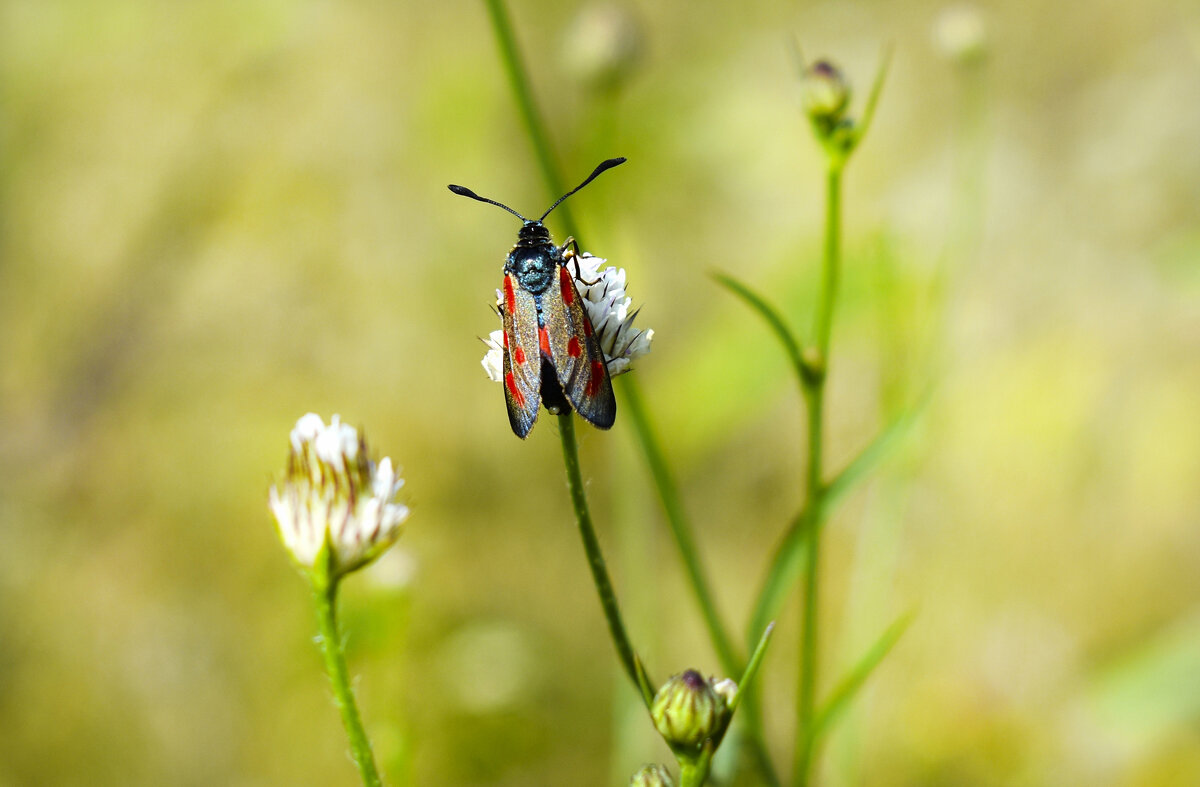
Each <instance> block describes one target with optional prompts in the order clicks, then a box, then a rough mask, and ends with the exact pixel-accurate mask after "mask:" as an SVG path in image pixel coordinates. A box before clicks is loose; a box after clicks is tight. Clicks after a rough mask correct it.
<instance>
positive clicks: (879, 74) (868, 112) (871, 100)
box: [854, 44, 892, 146]
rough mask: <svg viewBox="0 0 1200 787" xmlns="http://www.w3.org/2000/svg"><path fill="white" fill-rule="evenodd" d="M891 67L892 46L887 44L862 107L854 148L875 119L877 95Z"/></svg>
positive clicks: (880, 91)
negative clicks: (864, 104) (865, 102)
mask: <svg viewBox="0 0 1200 787" xmlns="http://www.w3.org/2000/svg"><path fill="white" fill-rule="evenodd" d="M891 65H892V46H891V44H888V45H887V46H886V47H884V50H883V60H882V61H881V62H880V64H879V70H878V71H876V72H875V83H874V84H873V85H871V94H870V95H869V96H867V104H866V106H865V107H863V113H862V118H861V119H860V120H859V121H858V129H857V131H856V133H855V136H854V144H855V146H857V145H858V143H859V142H862V138H863V137H865V136H866V135H867V129H869V128H870V127H871V121H872V120H874V119H875V106H876V105H877V104H878V103H879V95H880V94H881V93H882V92H883V83H884V81H885V80H886V79H887V74H888V70H889V69H890V68H891Z"/></svg>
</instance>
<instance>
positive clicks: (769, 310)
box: [709, 271, 807, 631]
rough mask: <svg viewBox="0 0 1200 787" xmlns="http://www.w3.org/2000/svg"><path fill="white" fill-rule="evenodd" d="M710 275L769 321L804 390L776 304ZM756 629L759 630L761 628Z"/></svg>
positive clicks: (800, 363)
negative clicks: (773, 304)
mask: <svg viewBox="0 0 1200 787" xmlns="http://www.w3.org/2000/svg"><path fill="white" fill-rule="evenodd" d="M709 275H710V276H712V278H713V281H715V282H716V283H717V284H720V285H721V286H722V287H724V288H725V289H727V290H729V291H730V292H732V293H733V294H734V295H736V296H738V297H739V298H741V299H742V300H743V301H745V302H746V303H747V304H748V305H749V306H750V308H752V309H754V310H755V311H756V312H758V314H759V316H761V317H762V318H763V319H764V320H766V321H767V325H768V326H770V328H771V330H772V331H774V332H775V335H776V336H778V337H779V341H780V342H782V343H783V349H784V350H785V351H786V352H787V354H788V360H790V361H791V362H792V367H793V368H794V369H795V370H796V379H797V381H798V382H799V383H800V389H801V390H804V388H805V386H806V385H807V378H806V377H805V374H804V368H805V367H804V359H803V357H802V356H801V354H800V344H799V343H798V342H797V341H796V337H795V336H793V335H792V331H791V329H790V328H788V326H787V323H786V322H784V320H783V316H782V315H781V314H780V313H779V312H778V311H777V310H776V309H775V307H774V306H772V305H771V304H769V303H767V301H766V299H765V298H763V297H762V296H761V295H759V294H758V293H757V292H755V291H754V290H752V289H750V288H749V287H747V286H746V285H745V284H743V283H742V282H740V281H738V280H737V279H735V278H733V277H732V276H730V275H728V274H725V273H721V272H720V271H710V272H709ZM754 630H755V631H759V630H760V629H754Z"/></svg>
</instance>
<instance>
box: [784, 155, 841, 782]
mask: <svg viewBox="0 0 1200 787" xmlns="http://www.w3.org/2000/svg"><path fill="white" fill-rule="evenodd" d="M844 163H845V159H844V158H842V157H839V156H831V157H830V160H829V169H828V172H827V177H826V181H825V245H824V254H823V255H822V265H821V289H820V294H819V298H818V300H817V309H816V317H815V322H814V325H813V337H814V341H815V343H816V347H815V348H814V349H815V355H816V358H815V359H814V360H815V365H814V366H815V369H816V371H817V373H816V374H813V375H811V376H810V377H809V378H808V380H809V381H808V383H807V385H806V387H805V391H806V396H805V404H806V409H807V414H808V472H807V479H806V484H805V501H804V510H806V511H807V512H809V516H810V517H819V513H818V512H820V510H821V502H822V496H823V495H824V493H825V487H824V485H823V482H822V477H823V471H822V466H821V465H822V455H823V454H822V447H823V446H822V444H823V440H824V418H825V381H826V379H827V377H828V373H829V340H830V335H831V333H832V330H833V309H834V304H835V302H836V300H837V285H838V268H839V264H840V261H841V220H842V219H841V193H842V188H841V186H842V166H843V165H844ZM806 529H807V530H808V533H809V537H808V539H807V541H806V542H805V558H806V560H805V563H806V566H807V571H806V572H805V581H804V600H803V606H802V608H801V616H802V618H801V627H800V630H801V638H802V639H801V645H800V665H799V669H800V675H799V679H798V681H797V687H796V759H795V763H794V765H793V772H792V783H793V784H794V785H796V787H806V785H807V784H808V783H809V778H810V774H811V772H812V761H813V751H814V749H815V747H816V743H817V741H816V737H817V736H816V726H815V721H816V705H817V694H816V689H817V676H818V674H819V671H818V657H819V637H820V630H821V627H820V615H821V605H820V590H821V584H820V578H821V571H820V569H821V528H820V522H819V520H818V519H813V520H812V521H810V522H809V523H808V526H807V528H806Z"/></svg>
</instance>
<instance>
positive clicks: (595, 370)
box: [510, 361, 604, 396]
mask: <svg viewBox="0 0 1200 787" xmlns="http://www.w3.org/2000/svg"><path fill="white" fill-rule="evenodd" d="M510 376H511V375H510ZM602 382H604V362H603V361H592V376H591V377H589V378H588V381H587V386H586V387H585V388H584V389H583V395H584V396H595V395H596V394H598V393H600V383H602Z"/></svg>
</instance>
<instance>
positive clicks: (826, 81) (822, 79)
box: [800, 60, 850, 126]
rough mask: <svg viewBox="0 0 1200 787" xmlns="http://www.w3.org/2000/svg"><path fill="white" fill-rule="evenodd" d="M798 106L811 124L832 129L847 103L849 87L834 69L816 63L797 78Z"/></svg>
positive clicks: (822, 61)
mask: <svg viewBox="0 0 1200 787" xmlns="http://www.w3.org/2000/svg"><path fill="white" fill-rule="evenodd" d="M800 102H801V104H803V106H804V111H805V112H807V113H808V116H809V117H810V118H812V119H813V122H815V123H821V124H824V125H829V126H832V125H835V124H836V123H837V122H838V121H839V120H841V118H842V115H843V113H845V111H846V106H847V105H848V104H849V103H850V85H849V84H848V83H847V82H846V78H845V77H844V76H842V72H841V71H840V70H839V69H838V67H837V66H835V65H833V64H832V63H830V62H829V61H828V60H818V61H817V62H815V63H813V64H812V65H811V66H809V67H808V68H806V69H804V74H803V75H802V76H801V77H800Z"/></svg>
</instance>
